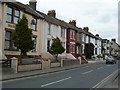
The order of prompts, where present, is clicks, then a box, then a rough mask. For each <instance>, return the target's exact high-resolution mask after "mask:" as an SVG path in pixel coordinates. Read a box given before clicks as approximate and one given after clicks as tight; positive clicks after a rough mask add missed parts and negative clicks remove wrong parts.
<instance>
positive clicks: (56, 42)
mask: <svg viewBox="0 0 120 90" xmlns="http://www.w3.org/2000/svg"><path fill="white" fill-rule="evenodd" d="M64 51H65V49H64V47H63V46H62V43H61V41H60V39H59V38H58V37H57V38H55V39H53V42H52V45H51V47H50V49H49V53H51V54H52V55H54V56H55V57H56V59H57V57H58V55H59V54H62V53H63V52H64Z"/></svg>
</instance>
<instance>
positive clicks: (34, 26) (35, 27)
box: [31, 18, 37, 30]
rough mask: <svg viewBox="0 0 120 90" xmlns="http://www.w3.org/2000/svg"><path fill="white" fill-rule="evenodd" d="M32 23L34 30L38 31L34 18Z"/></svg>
mask: <svg viewBox="0 0 120 90" xmlns="http://www.w3.org/2000/svg"><path fill="white" fill-rule="evenodd" d="M31 23H32V29H33V30H36V29H37V19H36V18H33V19H32V22H31Z"/></svg>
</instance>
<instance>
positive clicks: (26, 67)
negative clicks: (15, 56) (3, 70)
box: [18, 64, 42, 72]
mask: <svg viewBox="0 0 120 90" xmlns="http://www.w3.org/2000/svg"><path fill="white" fill-rule="evenodd" d="M39 69H42V64H28V65H18V72H21V71H31V70H39Z"/></svg>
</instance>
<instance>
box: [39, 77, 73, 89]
mask: <svg viewBox="0 0 120 90" xmlns="http://www.w3.org/2000/svg"><path fill="white" fill-rule="evenodd" d="M70 78H72V77H68V78H65V79H61V80H58V81H55V82H51V83H48V84H44V85H41V87H45V86H49V85H52V84H55V83H58V82H62V81H65V80H68V79H70Z"/></svg>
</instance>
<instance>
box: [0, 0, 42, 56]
mask: <svg viewBox="0 0 120 90" xmlns="http://www.w3.org/2000/svg"><path fill="white" fill-rule="evenodd" d="M35 3H36V2H31V1H30V2H29V5H24V4H22V3H19V2H0V13H1V14H0V20H1V23H0V34H1V35H0V43H1V44H0V52H2V53H1V55H0V56H1V58H11V57H14V56H18V55H20V51H19V50H18V49H17V48H16V47H15V46H14V43H12V33H13V32H14V30H15V25H16V24H17V21H18V20H19V19H21V18H22V16H23V14H25V15H26V17H27V19H28V24H29V25H28V26H29V28H31V29H32V30H33V31H32V33H33V38H32V39H33V40H34V49H33V50H31V51H30V52H28V55H40V52H41V51H40V50H41V43H40V40H39V39H40V38H41V36H40V33H41V31H42V28H43V27H42V21H43V18H44V17H43V16H42V15H40V14H39V13H37V12H36V11H35V9H36V8H35ZM31 7H34V9H33V8H31Z"/></svg>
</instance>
